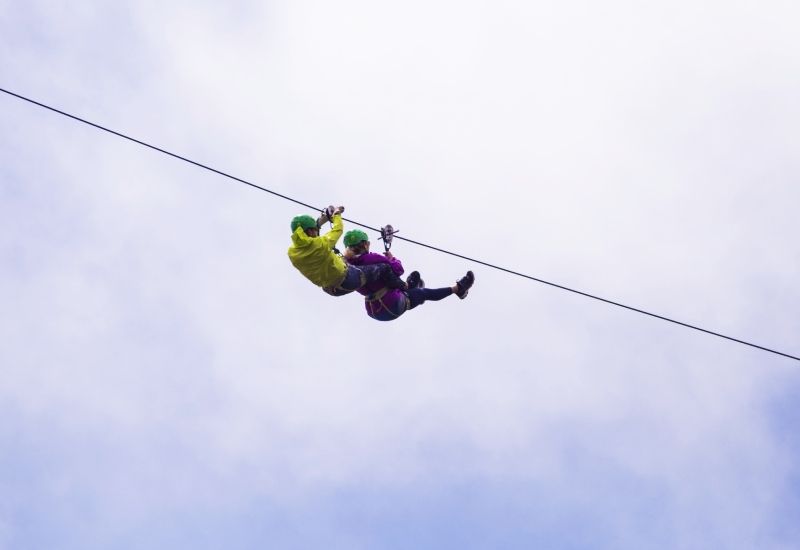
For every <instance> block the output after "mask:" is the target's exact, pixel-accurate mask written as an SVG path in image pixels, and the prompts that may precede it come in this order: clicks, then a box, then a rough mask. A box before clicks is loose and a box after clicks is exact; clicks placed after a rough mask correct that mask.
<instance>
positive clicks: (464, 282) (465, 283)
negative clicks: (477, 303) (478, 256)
mask: <svg viewBox="0 0 800 550" xmlns="http://www.w3.org/2000/svg"><path fill="white" fill-rule="evenodd" d="M456 284H457V285H458V290H457V291H456V296H458V297H459V298H461V299H462V300H463V299H464V298H466V297H467V294H468V293H469V289H470V288H472V285H474V284H475V274H474V273H473V272H472V271H467V274H466V275H465V276H464V277H461V279H459V280H458V282H456Z"/></svg>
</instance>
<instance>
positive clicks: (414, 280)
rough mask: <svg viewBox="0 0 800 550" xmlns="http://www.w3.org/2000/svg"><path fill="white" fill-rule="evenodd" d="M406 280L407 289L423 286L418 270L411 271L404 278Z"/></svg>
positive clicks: (423, 282)
mask: <svg viewBox="0 0 800 550" xmlns="http://www.w3.org/2000/svg"><path fill="white" fill-rule="evenodd" d="M406 282H407V283H408V289H409V290H411V289H412V288H425V281H423V280H422V278H421V277H420V275H419V271H412V272H411V275H409V276H408V278H406Z"/></svg>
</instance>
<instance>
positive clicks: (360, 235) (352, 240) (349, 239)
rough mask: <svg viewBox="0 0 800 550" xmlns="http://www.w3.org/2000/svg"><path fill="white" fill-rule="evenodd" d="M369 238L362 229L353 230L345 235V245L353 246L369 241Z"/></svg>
mask: <svg viewBox="0 0 800 550" xmlns="http://www.w3.org/2000/svg"><path fill="white" fill-rule="evenodd" d="M368 240H369V237H368V236H367V234H366V233H364V232H363V231H361V230H360V229H352V230H350V231H348V232H347V233H345V234H344V245H345V246H353V245H354V244H358V243H360V242H361V241H368Z"/></svg>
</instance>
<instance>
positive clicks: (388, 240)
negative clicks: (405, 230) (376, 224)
mask: <svg viewBox="0 0 800 550" xmlns="http://www.w3.org/2000/svg"><path fill="white" fill-rule="evenodd" d="M395 233H400V230H399V229H398V230H395V229H394V228H393V227H392V226H391V225H386V226H384V227H381V240H382V241H383V248H384V249H385V250H386V251H387V252H388V251H389V249H390V248H392V237H394V235H395Z"/></svg>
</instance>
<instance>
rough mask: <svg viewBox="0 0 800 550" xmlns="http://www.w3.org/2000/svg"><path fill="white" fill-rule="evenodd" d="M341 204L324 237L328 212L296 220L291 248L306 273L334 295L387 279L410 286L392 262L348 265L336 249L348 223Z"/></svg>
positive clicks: (394, 285)
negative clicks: (344, 218) (331, 227)
mask: <svg viewBox="0 0 800 550" xmlns="http://www.w3.org/2000/svg"><path fill="white" fill-rule="evenodd" d="M343 211H344V206H339V207H337V208H336V209H335V210H334V211H333V215H332V216H331V220H330V221H331V223H332V224H333V229H331V230H330V231H329V232H328V233H326V234H325V235H322V236H320V234H319V228H320V226H321V225H322V224H324V223H325V222H327V221H328V216H327V214H323V215H322V217H321V218H320V219H319V220H315V219H314V218H312V217H311V216H307V215H304V216H296V217H295V218H294V219H293V220H292V246H290V247H289V260H290V261H291V262H292V265H293V266H294V267H295V268H296V269H297V270H298V271H299V272H300V273H302V274H303V276H304V277H305V278H306V279H308V280H309V281H311V282H312V283H314V284H315V285H317V286H318V287H322V290H324V291H325V292H327V293H328V294H330V295H331V296H344V295H345V294H350V293H351V292H353V291H354V290H357V289H359V288H361V287H362V286H364V285H365V284H367V283H372V282H375V281H378V280H383V281H384V282H385V283H386V285H387V286H388V287H389V288H399V289H404V288H406V283H405V282H404V281H403V280H402V279H401V278H400V277H398V276H397V275H396V274H395V273H394V271H392V268H391V266H390V265H389V264H372V265H368V266H359V267H355V266H352V265H349V264H347V263H346V262H345V261H344V260H343V259H342V257H341V256H340V255H339V254H338V251H337V250H336V248H335V247H336V243H337V242H338V241H339V238H340V237H341V236H342V232H343V231H344V224H343V223H342V216H341V214H342V212H343Z"/></svg>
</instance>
